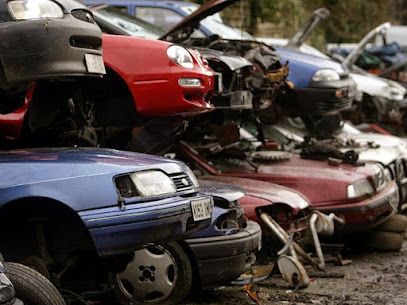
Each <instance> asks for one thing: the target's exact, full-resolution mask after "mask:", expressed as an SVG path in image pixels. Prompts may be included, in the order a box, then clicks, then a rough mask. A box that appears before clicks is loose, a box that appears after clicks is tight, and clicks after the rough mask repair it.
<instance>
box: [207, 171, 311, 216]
mask: <svg viewBox="0 0 407 305" xmlns="http://www.w3.org/2000/svg"><path fill="white" fill-rule="evenodd" d="M201 179H208V180H209V181H217V182H222V183H227V184H230V185H233V186H235V187H239V188H241V189H242V190H243V191H244V192H245V194H246V195H248V196H253V197H257V198H261V199H263V200H266V201H268V203H267V205H269V204H272V203H277V202H279V203H285V204H287V205H289V206H290V207H292V208H293V209H294V210H302V209H306V208H308V206H309V201H308V199H307V198H306V197H305V196H304V195H302V194H301V193H299V192H297V191H295V190H293V189H290V188H287V187H284V186H281V185H277V184H274V183H270V182H264V181H258V180H253V179H245V178H236V177H226V176H205V177H202V178H201Z"/></svg>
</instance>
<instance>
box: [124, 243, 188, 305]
mask: <svg viewBox="0 0 407 305" xmlns="http://www.w3.org/2000/svg"><path fill="white" fill-rule="evenodd" d="M191 286H192V267H191V262H190V259H189V257H188V255H187V254H186V253H185V251H184V250H183V249H182V247H181V246H180V245H178V244H177V243H167V244H162V245H148V246H146V247H144V248H143V249H141V250H138V251H135V252H134V257H133V259H132V260H131V261H130V263H129V264H128V265H127V267H126V269H125V270H124V271H123V272H122V273H119V274H117V275H116V288H117V293H118V298H119V301H120V303H121V304H125V305H127V304H128V305H130V304H160V305H170V304H179V303H180V302H181V301H182V300H184V299H185V298H186V296H187V295H188V293H189V291H190V290H191Z"/></svg>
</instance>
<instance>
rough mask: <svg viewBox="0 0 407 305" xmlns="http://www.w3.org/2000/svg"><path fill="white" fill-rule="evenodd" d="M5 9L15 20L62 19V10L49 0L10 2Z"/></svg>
mask: <svg viewBox="0 0 407 305" xmlns="http://www.w3.org/2000/svg"><path fill="white" fill-rule="evenodd" d="M7 8H8V10H9V13H10V15H11V16H12V17H13V19H15V20H27V19H41V18H62V17H64V12H63V11H62V8H61V7H60V6H59V5H58V4H57V3H55V2H53V1H51V0H12V1H9V2H7Z"/></svg>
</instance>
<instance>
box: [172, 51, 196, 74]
mask: <svg viewBox="0 0 407 305" xmlns="http://www.w3.org/2000/svg"><path fill="white" fill-rule="evenodd" d="M167 56H168V58H169V59H170V60H171V61H172V62H174V63H176V64H177V65H180V66H182V67H184V68H186V69H192V68H193V67H194V60H193V59H192V56H191V54H190V53H189V52H188V50H187V49H185V48H183V47H181V46H170V47H169V48H168V49H167Z"/></svg>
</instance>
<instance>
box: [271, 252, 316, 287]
mask: <svg viewBox="0 0 407 305" xmlns="http://www.w3.org/2000/svg"><path fill="white" fill-rule="evenodd" d="M277 264H278V268H279V269H280V272H281V275H282V276H283V279H284V280H285V281H287V282H288V284H289V285H290V287H292V288H295V289H299V288H306V287H308V285H309V283H310V279H309V277H308V274H307V271H306V270H305V268H304V266H303V265H302V264H301V263H300V261H299V260H298V259H296V258H294V257H292V256H288V255H281V256H280V257H279V258H278V260H277Z"/></svg>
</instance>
